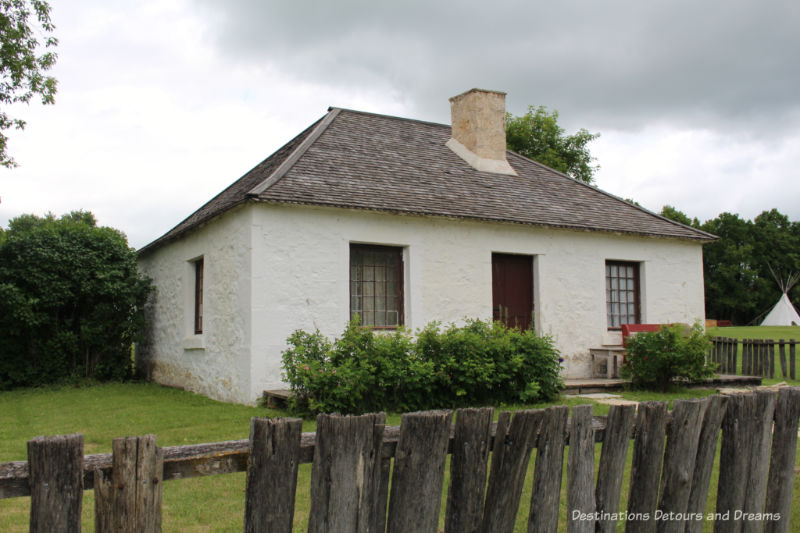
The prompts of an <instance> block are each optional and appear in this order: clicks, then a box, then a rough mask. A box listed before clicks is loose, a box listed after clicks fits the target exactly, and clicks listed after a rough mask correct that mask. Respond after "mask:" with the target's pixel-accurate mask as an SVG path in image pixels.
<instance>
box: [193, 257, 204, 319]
mask: <svg viewBox="0 0 800 533" xmlns="http://www.w3.org/2000/svg"><path fill="white" fill-rule="evenodd" d="M193 263H194V328H193V329H194V334H195V335H202V333H203V300H204V294H203V293H204V290H203V288H204V281H205V260H204V258H203V257H201V258H199V259H196V260H194V261H193Z"/></svg>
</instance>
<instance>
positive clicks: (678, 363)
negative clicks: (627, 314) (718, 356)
mask: <svg viewBox="0 0 800 533" xmlns="http://www.w3.org/2000/svg"><path fill="white" fill-rule="evenodd" d="M710 347H711V343H710V341H709V340H708V337H707V336H706V335H705V334H704V332H703V328H702V327H701V326H700V325H699V324H695V325H694V326H693V327H692V328H691V329H690V330H689V331H688V333H687V332H686V331H685V327H684V326H681V325H674V326H664V327H662V328H661V329H660V330H659V331H656V332H652V333H639V334H637V335H635V336H633V337H630V338H629V339H628V342H627V356H626V361H625V364H624V365H622V377H623V378H626V379H630V380H631V381H632V384H633V386H634V387H638V388H647V389H655V390H662V391H663V390H667V389H668V388H669V387H670V386H671V384H672V381H673V380H674V379H676V378H678V379H684V380H688V381H699V380H702V379H704V378H708V377H711V376H712V375H713V373H714V366H713V365H712V364H709V363H707V362H706V355H707V354H708V350H709V348H710Z"/></svg>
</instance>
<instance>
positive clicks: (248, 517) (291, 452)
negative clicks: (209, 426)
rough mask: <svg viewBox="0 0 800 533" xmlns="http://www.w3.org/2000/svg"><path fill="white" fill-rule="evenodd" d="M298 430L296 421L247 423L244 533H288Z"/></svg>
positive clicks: (297, 447) (295, 419)
mask: <svg viewBox="0 0 800 533" xmlns="http://www.w3.org/2000/svg"><path fill="white" fill-rule="evenodd" d="M302 428H303V421H302V420H300V419H297V418H284V419H276V420H270V419H266V418H252V419H251V420H250V455H249V457H248V460H247V485H246V491H245V492H246V494H245V510H244V530H245V532H246V533H255V532H260V531H270V532H271V533H284V532H285V533H291V531H292V519H293V518H294V496H295V490H296V489H297V467H298V465H299V463H300V436H301V431H302Z"/></svg>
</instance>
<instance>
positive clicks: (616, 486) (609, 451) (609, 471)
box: [595, 405, 636, 533]
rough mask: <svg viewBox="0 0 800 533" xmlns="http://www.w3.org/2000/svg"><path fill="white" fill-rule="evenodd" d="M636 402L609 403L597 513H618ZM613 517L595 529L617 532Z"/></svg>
mask: <svg viewBox="0 0 800 533" xmlns="http://www.w3.org/2000/svg"><path fill="white" fill-rule="evenodd" d="M635 415H636V406H635V405H612V406H611V409H609V411H608V418H607V422H606V430H605V433H604V435H603V450H602V452H601V453H600V469H599V471H598V472H597V488H596V489H595V498H596V502H597V512H598V513H612V514H614V513H618V512H619V498H620V490H621V489H622V478H623V476H624V474H625V459H626V458H627V455H628V443H629V442H630V440H631V430H632V429H633V422H634V416H635ZM616 527H617V521H616V520H603V519H602V518H601V519H600V520H598V521H597V528H596V530H597V531H598V532H607V533H612V532H614V531H616Z"/></svg>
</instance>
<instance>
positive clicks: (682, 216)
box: [661, 205, 700, 228]
mask: <svg viewBox="0 0 800 533" xmlns="http://www.w3.org/2000/svg"><path fill="white" fill-rule="evenodd" d="M661 216H662V217H664V218H668V219H670V220H674V221H675V222H680V223H681V224H683V225H685V226H691V227H693V228H699V227H700V221H699V220H697V217H695V218H689V215H687V214H686V213H684V212H683V211H679V210H678V209H676V208H674V207H672V206H671V205H665V206H664V207H662V208H661Z"/></svg>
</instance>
